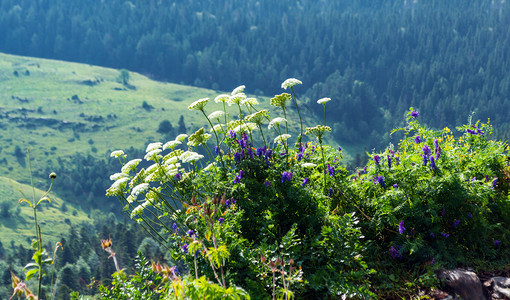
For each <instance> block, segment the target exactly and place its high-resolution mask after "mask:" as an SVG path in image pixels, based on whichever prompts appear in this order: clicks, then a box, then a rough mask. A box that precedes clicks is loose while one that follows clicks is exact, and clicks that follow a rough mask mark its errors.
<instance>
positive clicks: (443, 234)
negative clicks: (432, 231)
mask: <svg viewBox="0 0 510 300" xmlns="http://www.w3.org/2000/svg"><path fill="white" fill-rule="evenodd" d="M441 235H442V236H444V237H445V238H449V237H450V234H449V233H444V232H441Z"/></svg>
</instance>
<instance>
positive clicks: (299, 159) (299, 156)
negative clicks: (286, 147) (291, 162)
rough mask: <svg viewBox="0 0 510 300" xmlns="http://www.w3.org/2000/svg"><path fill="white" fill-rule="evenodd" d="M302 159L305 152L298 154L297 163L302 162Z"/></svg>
mask: <svg viewBox="0 0 510 300" xmlns="http://www.w3.org/2000/svg"><path fill="white" fill-rule="evenodd" d="M301 159H303V152H299V153H298V154H297V161H301Z"/></svg>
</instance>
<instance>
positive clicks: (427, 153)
mask: <svg viewBox="0 0 510 300" xmlns="http://www.w3.org/2000/svg"><path fill="white" fill-rule="evenodd" d="M422 150H423V154H424V155H426V156H430V148H429V146H427V145H425V146H423V148H422Z"/></svg>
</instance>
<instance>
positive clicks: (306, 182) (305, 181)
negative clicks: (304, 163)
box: [301, 178, 308, 187]
mask: <svg viewBox="0 0 510 300" xmlns="http://www.w3.org/2000/svg"><path fill="white" fill-rule="evenodd" d="M307 184H308V178H305V179H303V183H302V184H301V186H302V187H305V185H307Z"/></svg>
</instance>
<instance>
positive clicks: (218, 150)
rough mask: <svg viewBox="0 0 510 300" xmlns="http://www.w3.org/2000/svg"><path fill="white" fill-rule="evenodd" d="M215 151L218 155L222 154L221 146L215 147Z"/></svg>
mask: <svg viewBox="0 0 510 300" xmlns="http://www.w3.org/2000/svg"><path fill="white" fill-rule="evenodd" d="M214 153H216V155H218V154H220V146H215V147H214Z"/></svg>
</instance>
